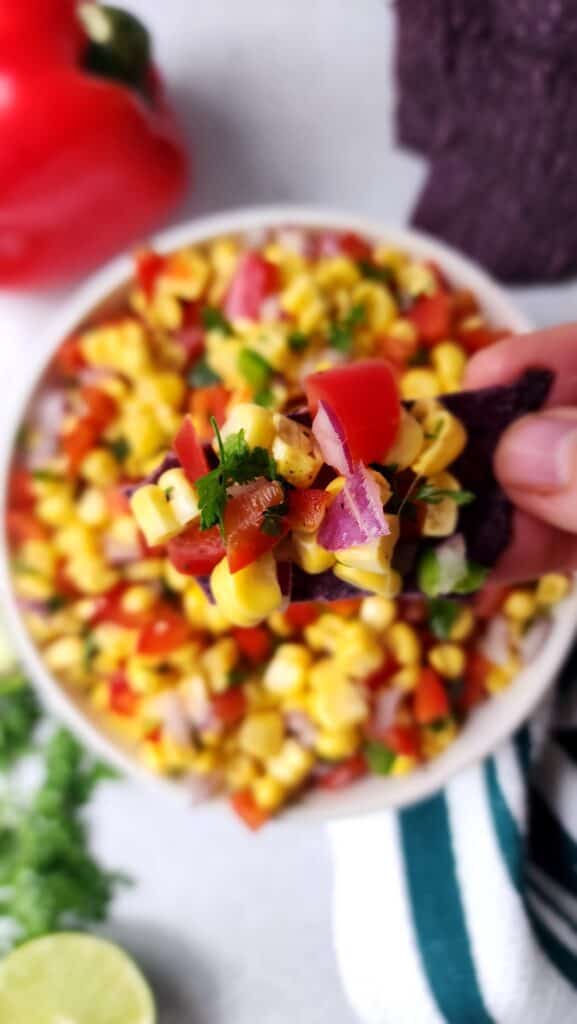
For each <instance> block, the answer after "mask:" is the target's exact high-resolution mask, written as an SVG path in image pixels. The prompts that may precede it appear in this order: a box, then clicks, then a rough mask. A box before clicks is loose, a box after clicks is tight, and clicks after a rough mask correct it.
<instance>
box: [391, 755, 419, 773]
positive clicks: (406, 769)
mask: <svg viewBox="0 0 577 1024" xmlns="http://www.w3.org/2000/svg"><path fill="white" fill-rule="evenodd" d="M417 765H418V761H417V758H416V757H411V755H410V754H397V756H396V757H395V760H394V761H393V765H392V768H391V775H410V774H411V772H414V770H415V768H416V767H417Z"/></svg>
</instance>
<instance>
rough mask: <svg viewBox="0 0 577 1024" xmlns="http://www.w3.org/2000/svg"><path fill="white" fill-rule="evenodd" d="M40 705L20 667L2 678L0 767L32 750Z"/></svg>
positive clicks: (8, 765)
mask: <svg viewBox="0 0 577 1024" xmlns="http://www.w3.org/2000/svg"><path fill="white" fill-rule="evenodd" d="M39 719H40V708H39V707H38V702H37V700H36V697H35V695H34V692H33V690H31V689H30V687H29V686H28V684H27V683H26V679H25V678H24V676H23V675H22V673H21V672H20V671H19V669H14V671H12V672H10V673H9V674H7V675H5V676H2V677H1V678H0V769H2V770H3V771H5V770H6V769H7V768H10V767H11V765H13V764H14V762H15V761H16V760H17V758H19V757H21V755H22V754H24V753H27V752H28V750H30V748H31V746H32V743H33V737H34V732H35V729H36V726H37V724H38V721H39Z"/></svg>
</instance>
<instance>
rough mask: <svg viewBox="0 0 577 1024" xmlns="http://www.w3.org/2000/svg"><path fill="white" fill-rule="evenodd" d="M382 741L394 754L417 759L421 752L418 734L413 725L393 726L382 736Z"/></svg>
mask: <svg viewBox="0 0 577 1024" xmlns="http://www.w3.org/2000/svg"><path fill="white" fill-rule="evenodd" d="M382 741H383V743H384V744H385V745H386V746H387V747H389V748H390V750H392V751H394V753H395V754H403V755H406V756H407V757H418V756H419V754H420V752H421V742H420V734H419V730H418V729H417V727H416V726H415V725H393V726H392V727H391V728H390V729H387V731H386V732H385V733H384V734H383V736H382Z"/></svg>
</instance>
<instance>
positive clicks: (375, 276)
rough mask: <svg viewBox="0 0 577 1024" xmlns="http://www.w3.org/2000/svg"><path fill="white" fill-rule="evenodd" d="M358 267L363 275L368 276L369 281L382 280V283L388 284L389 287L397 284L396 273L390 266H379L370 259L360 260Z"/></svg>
mask: <svg viewBox="0 0 577 1024" xmlns="http://www.w3.org/2000/svg"><path fill="white" fill-rule="evenodd" d="M357 267H358V268H359V270H360V272H361V274H362V275H363V277H367V278H368V279H369V281H380V282H381V284H386V285H388V287H389V288H393V287H394V286H395V275H394V273H393V271H392V270H391V268H390V267H379V266H378V265H377V264H376V263H371V261H370V260H359V261H358V263H357Z"/></svg>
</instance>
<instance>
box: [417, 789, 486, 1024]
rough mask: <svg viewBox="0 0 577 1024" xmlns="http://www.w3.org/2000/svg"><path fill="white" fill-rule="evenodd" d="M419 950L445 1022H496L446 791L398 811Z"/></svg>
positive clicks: (448, 1023)
mask: <svg viewBox="0 0 577 1024" xmlns="http://www.w3.org/2000/svg"><path fill="white" fill-rule="evenodd" d="M399 823H400V834H401V842H402V847H403V853H404V857H405V871H406V876H407V883H408V888H409V894H410V901H411V910H412V915H413V922H414V926H415V932H416V935H417V940H418V945H419V952H420V956H421V960H422V963H423V967H424V970H425V973H426V975H427V979H428V982H429V986H430V988H431V991H432V993H433V996H434V998H435V1001H436V1003H437V1006H438V1007H439V1010H440V1012H441V1013H442V1014H443V1016H444V1017H445V1020H446V1021H447V1024H463V1022H464V1021H467V1022H468V1024H493V1019H492V1017H490V1016H489V1014H488V1013H487V1010H486V1009H485V1005H484V1003H483V996H482V994H481V990H480V988H479V982H478V980H477V974H476V972H475V964H474V962H473V956H472V952H471V944H470V941H469V935H468V932H467V924H466V921H465V914H464V911H463V906H462V903H461V895H460V892H459V885H458V882H457V875H456V869H455V858H454V854H453V848H452V844H451V831H450V824H449V814H448V810H447V802H446V799H445V797H444V796H443V795H440V796H436V797H434V798H433V799H432V800H427V801H426V802H425V803H421V804H418V806H416V807H411V808H409V809H408V810H406V811H403V812H402V813H401V814H400V815H399Z"/></svg>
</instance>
